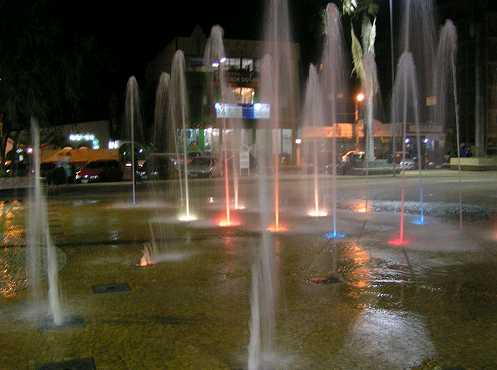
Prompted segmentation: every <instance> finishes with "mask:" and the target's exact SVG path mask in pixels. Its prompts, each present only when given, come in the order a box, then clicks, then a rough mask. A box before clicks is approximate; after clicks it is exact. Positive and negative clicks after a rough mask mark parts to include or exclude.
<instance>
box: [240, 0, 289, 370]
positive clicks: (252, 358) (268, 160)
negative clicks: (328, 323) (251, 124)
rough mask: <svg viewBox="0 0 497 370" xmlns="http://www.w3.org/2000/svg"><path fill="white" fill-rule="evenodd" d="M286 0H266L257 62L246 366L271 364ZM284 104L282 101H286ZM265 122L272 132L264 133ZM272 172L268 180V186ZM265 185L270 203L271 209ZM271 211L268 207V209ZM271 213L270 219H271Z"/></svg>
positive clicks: (285, 96) (256, 369) (285, 97)
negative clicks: (265, 108) (264, 117)
mask: <svg viewBox="0 0 497 370" xmlns="http://www.w3.org/2000/svg"><path fill="white" fill-rule="evenodd" d="M288 14H289V13H288V2H287V1H286V0H270V1H269V2H268V4H267V10H266V17H267V18H266V23H265V26H266V27H265V33H266V37H265V40H266V48H265V53H264V57H263V60H262V65H261V100H262V101H263V102H268V103H270V104H271V122H270V125H269V126H268V124H267V122H265V121H261V122H258V125H257V127H258V129H257V137H256V158H257V168H258V197H259V213H260V229H261V236H260V239H259V243H258V246H257V248H256V256H255V262H254V263H253V265H252V289H251V305H250V308H251V319H250V320H251V321H250V341H249V348H248V368H249V370H260V369H264V368H268V367H272V365H271V359H272V354H273V353H274V343H273V342H274V331H275V321H276V280H277V277H276V271H275V266H274V256H273V254H274V252H273V235H272V233H273V232H280V231H283V230H284V226H283V225H282V224H281V223H280V193H279V191H280V188H279V186H280V184H279V181H280V168H279V150H280V148H279V136H278V135H279V134H280V132H279V130H278V129H279V128H280V121H281V120H282V119H283V117H284V115H283V111H284V109H283V107H284V106H286V107H293V106H294V105H292V104H289V103H290V102H292V94H293V93H294V91H295V90H294V88H295V87H296V86H295V85H294V81H295V80H294V73H295V71H294V69H293V68H294V67H293V66H292V64H291V62H290V61H292V60H294V59H293V58H292V55H291V50H290V22H289V16H288ZM285 103H286V104H288V105H286V104H285ZM268 127H269V129H270V130H271V131H270V132H271V133H272V135H268ZM271 175H272V181H273V186H272V187H271V186H270V181H271V179H270V176H271ZM271 188H272V198H273V207H272V210H271V208H270V207H271V206H270V205H271V202H270V199H271V196H270V193H271ZM271 211H272V212H271ZM271 213H272V214H273V221H272V224H271Z"/></svg>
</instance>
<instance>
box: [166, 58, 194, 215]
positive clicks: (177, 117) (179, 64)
mask: <svg viewBox="0 0 497 370" xmlns="http://www.w3.org/2000/svg"><path fill="white" fill-rule="evenodd" d="M169 114H170V119H171V126H172V127H171V128H172V130H173V132H174V133H175V138H176V139H175V151H176V165H177V166H178V167H179V168H180V169H179V172H180V176H179V179H180V198H181V203H182V204H181V208H182V210H181V213H180V214H179V215H178V220H179V221H182V222H191V221H195V220H197V216H195V214H193V213H192V211H191V205H190V184H189V179H188V147H187V141H188V137H187V125H188V124H189V122H188V120H189V108H188V100H187V91H186V77H185V56H184V54H183V52H182V51H181V50H178V51H177V52H176V54H175V55H174V59H173V64H172V69H171V81H170V93H169ZM178 131H180V132H181V140H179V138H178V137H177V134H176V133H177V132H178ZM180 145H181V147H180Z"/></svg>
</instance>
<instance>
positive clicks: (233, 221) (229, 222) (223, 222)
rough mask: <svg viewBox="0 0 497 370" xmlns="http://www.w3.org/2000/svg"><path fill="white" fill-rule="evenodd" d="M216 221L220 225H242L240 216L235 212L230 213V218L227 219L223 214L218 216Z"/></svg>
mask: <svg viewBox="0 0 497 370" xmlns="http://www.w3.org/2000/svg"><path fill="white" fill-rule="evenodd" d="M214 222H215V224H216V225H217V226H219V227H233V226H240V224H241V222H240V220H239V218H238V217H237V216H236V215H235V214H233V213H231V214H230V218H229V219H227V218H226V217H225V215H222V216H220V217H219V218H217V219H216V220H215V221H214Z"/></svg>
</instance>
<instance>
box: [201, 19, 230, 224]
mask: <svg viewBox="0 0 497 370" xmlns="http://www.w3.org/2000/svg"><path fill="white" fill-rule="evenodd" d="M225 63H226V55H225V51H224V43H223V29H222V28H221V27H220V26H214V27H212V30H211V35H210V37H209V39H208V40H207V44H206V47H205V53H204V66H205V68H206V69H208V70H211V73H209V75H208V76H209V77H208V92H209V96H210V97H211V100H216V101H217V98H219V101H220V102H217V103H216V104H220V105H221V106H226V105H227V104H230V103H231V104H232V103H234V100H235V99H234V96H233V94H232V93H231V90H230V89H229V86H228V83H227V80H226V68H225V66H226V64H225ZM233 131H237V130H236V128H235V127H233V120H232V119H230V118H229V117H226V116H223V117H222V128H221V135H220V136H221V140H222V142H221V153H220V156H219V157H220V158H219V159H220V160H219V161H218V162H221V163H222V168H223V171H222V174H223V185H224V186H223V192H224V203H225V214H224V217H223V218H222V219H221V220H220V221H219V222H218V224H219V226H223V227H226V226H233V225H235V224H236V221H235V218H234V217H232V216H233V215H232V212H233V209H232V208H233V206H235V207H238V184H239V182H238V171H237V170H236V165H235V163H236V161H235V159H234V158H232V162H233V165H232V168H230V165H229V159H230V158H229V156H230V153H231V154H232V153H233V152H234V150H233V149H234V147H233V144H231V145H230V143H233V142H234V140H233V136H234V135H235V133H234V132H233ZM228 133H230V134H231V135H230V136H232V137H230V136H228ZM229 149H231V150H229ZM230 179H232V180H233V187H234V195H235V204H234V205H233V204H232V200H231V186H230Z"/></svg>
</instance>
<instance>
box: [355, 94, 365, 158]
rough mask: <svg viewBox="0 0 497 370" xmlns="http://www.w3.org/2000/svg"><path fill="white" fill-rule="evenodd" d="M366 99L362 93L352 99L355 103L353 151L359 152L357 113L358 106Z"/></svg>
mask: <svg viewBox="0 0 497 370" xmlns="http://www.w3.org/2000/svg"><path fill="white" fill-rule="evenodd" d="M365 99H366V96H365V95H364V93H363V92H359V93H358V94H357V95H356V96H355V98H354V103H355V116H354V120H355V122H354V136H355V149H356V150H359V128H358V126H359V120H360V112H359V106H360V105H361V104H362V103H363V102H364V100H365Z"/></svg>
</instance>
